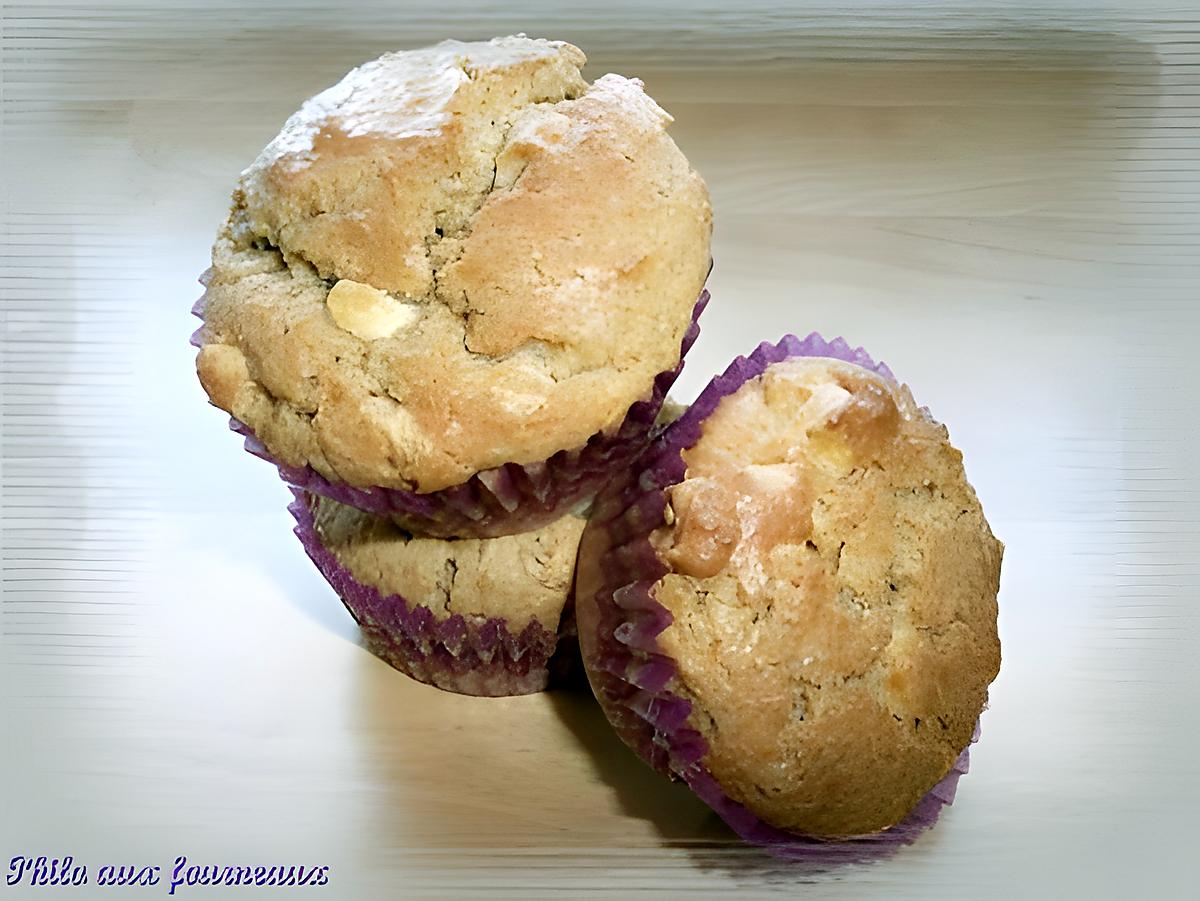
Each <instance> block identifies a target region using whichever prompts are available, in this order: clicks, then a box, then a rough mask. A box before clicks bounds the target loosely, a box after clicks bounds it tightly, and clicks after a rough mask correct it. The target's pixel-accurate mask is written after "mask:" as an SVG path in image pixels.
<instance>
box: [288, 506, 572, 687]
mask: <svg viewBox="0 0 1200 901" xmlns="http://www.w3.org/2000/svg"><path fill="white" fill-rule="evenodd" d="M293 494H294V495H295V498H296V501H295V503H293V504H292V506H291V508H290V510H291V512H292V514H293V515H294V516H295V518H296V522H297V528H296V534H297V536H298V537H299V538H300V540H301V541H302V542H303V543H304V546H305V549H306V550H307V551H308V554H309V556H310V557H311V558H312V559H313V562H314V563H316V564H317V568H318V569H319V570H320V571H321V573H322V574H323V575H324V576H325V577H326V579H328V580H329V582H330V584H331V585H332V586H333V588H334V590H335V591H337V593H338V595H339V596H340V597H341V599H342V601H343V602H344V603H345V605H346V607H347V609H348V610H349V611H350V613H351V614H352V615H353V616H354V618H355V620H356V621H357V622H358V624H359V626H360V627H361V629H362V632H363V635H364V637H365V638H366V640H367V644H368V646H369V647H370V648H371V650H372V651H373V652H374V653H375V654H377V655H378V656H380V657H382V658H383V659H384V660H385V661H387V662H388V663H390V664H391V665H392V666H394V667H396V668H397V669H399V670H401V671H402V672H404V673H406V674H407V675H409V676H411V677H413V678H414V679H417V680H419V681H422V682H427V683H429V684H431V685H436V686H437V687H439V688H443V689H446V690H448V691H457V692H461V693H464V694H474V695H491V696H499V695H514V694H527V693H530V692H536V691H541V690H542V689H544V688H546V687H547V684H548V683H549V681H550V679H551V671H552V670H554V671H556V672H558V675H559V676H562V675H563V672H565V671H566V670H568V669H569V668H570V660H569V659H567V658H569V657H573V656H574V655H573V653H572V652H573V650H574V648H575V644H574V642H575V630H574V618H573V611H572V609H571V601H572V589H573V587H574V572H575V557H576V553H577V551H578V547H579V538H580V535H581V534H582V532H583V527H584V523H585V519H584V517H583V516H582V515H576V514H570V515H567V516H564V517H562V518H560V519H558V520H557V521H555V522H553V523H551V524H550V525H547V526H544V527H543V528H541V529H537V530H536V531H531V532H524V533H521V534H518V535H508V536H504V537H500V538H490V539H472V538H461V539H449V540H444V539H437V538H426V537H420V536H415V535H412V534H410V533H408V532H405V531H404V530H402V529H401V528H400V527H399V526H397V525H395V524H394V523H392V522H391V521H390V520H387V519H382V518H379V517H375V516H371V515H370V514H367V513H363V512H362V511H360V510H356V509H354V508H353V507H347V506H346V505H344V504H339V503H337V502H336V501H332V500H329V499H328V498H322V497H319V496H317V495H312V494H306V493H305V492H303V491H300V490H298V489H293ZM560 639H561V640H562V641H563V642H564V644H563V648H564V650H563V651H562V652H561V653H559V654H558V657H556V656H555V655H556V652H558V651H559V642H560ZM555 660H558V661H559V663H561V664H563V665H559V663H555V662H554V661H555ZM559 671H562V672H559Z"/></svg>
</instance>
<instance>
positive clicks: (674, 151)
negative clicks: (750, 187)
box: [197, 37, 711, 491]
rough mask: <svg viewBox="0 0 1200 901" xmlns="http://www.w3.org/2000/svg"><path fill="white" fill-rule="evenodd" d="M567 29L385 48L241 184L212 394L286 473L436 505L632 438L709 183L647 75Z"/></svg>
mask: <svg viewBox="0 0 1200 901" xmlns="http://www.w3.org/2000/svg"><path fill="white" fill-rule="evenodd" d="M583 63H584V56H583V53H582V52H581V51H580V50H579V49H578V48H576V47H574V46H572V45H570V44H566V43H562V42H557V41H542V40H530V39H527V38H523V37H517V38H501V39H496V40H493V41H489V42H485V43H471V44H464V43H458V42H455V41H447V42H444V43H442V44H438V45H437V46H435V47H431V48H427V49H424V50H418V51H409V52H403V53H389V54H386V55H384V56H383V57H381V58H380V59H378V60H375V61H374V62H370V63H367V64H366V65H364V66H362V67H360V68H358V69H355V70H354V71H353V72H351V73H350V74H349V75H347V76H346V77H345V78H344V79H343V80H342V81H341V82H340V83H339V84H337V85H335V86H334V87H332V88H330V89H329V90H327V91H325V92H323V93H321V94H318V95H317V96H316V97H314V98H312V99H311V100H309V101H308V102H307V103H305V104H304V106H303V107H302V108H301V109H300V111H299V112H297V113H296V114H295V115H294V116H292V118H291V119H289V120H288V122H287V124H286V125H285V126H284V128H283V131H282V132H281V133H280V134H279V136H278V137H277V138H275V140H273V141H272V142H271V143H270V144H269V145H268V146H267V147H266V148H265V149H264V150H263V152H262V153H261V154H260V155H259V158H258V159H257V160H256V161H255V162H254V164H253V165H252V166H250V168H249V169H247V170H246V172H245V173H243V176H242V180H241V184H240V187H239V188H238V190H237V191H236V192H235V196H234V206H233V211H232V213H231V214H230V217H229V220H228V221H227V222H226V224H225V225H224V227H223V228H222V230H221V232H220V234H219V236H218V239H217V242H216V245H215V247H214V248H213V267H212V270H211V272H210V275H209V280H208V292H207V297H206V302H205V312H204V317H205V327H204V329H203V330H202V333H201V340H202V343H203V345H204V346H203V348H202V349H201V351H200V355H199V357H198V359H197V368H198V371H199V375H200V379H201V382H202V383H203V385H204V387H205V389H206V390H207V392H208V394H209V397H210V398H211V399H212V401H213V402H214V403H215V404H216V405H217V406H219V407H222V408H223V409H225V410H227V411H229V412H230V413H232V414H233V415H234V416H236V417H237V418H238V419H241V420H242V421H243V422H245V423H247V424H248V425H249V426H250V427H251V428H252V429H253V430H254V431H255V433H256V434H257V435H258V437H259V438H260V440H262V442H263V443H264V444H265V445H266V447H267V448H268V450H270V451H271V453H272V454H273V455H274V456H276V457H277V458H278V459H280V460H281V461H282V462H284V463H287V464H289V465H303V464H310V465H312V466H313V467H314V468H315V469H316V470H317V471H318V472H320V473H321V474H322V475H324V476H326V477H327V478H330V479H333V480H335V481H344V482H347V483H350V484H352V485H359V486H370V485H383V486H387V487H393V488H415V489H416V490H420V491H432V490H436V489H439V488H444V487H447V486H450V485H455V484H459V483H461V482H463V481H465V480H466V479H468V478H469V477H470V476H471V475H473V474H474V473H476V472H478V471H481V470H484V469H489V468H492V467H495V466H499V465H501V464H503V463H506V462H516V463H520V464H528V463H534V462H538V461H540V460H543V459H546V458H547V457H549V456H551V455H553V454H554V453H555V452H557V451H559V450H563V449H573V448H577V447H581V446H582V445H583V444H584V443H585V442H586V441H587V439H588V438H589V437H590V436H591V435H593V434H595V433H597V432H600V431H608V430H612V429H614V428H615V427H616V426H617V425H618V424H619V423H620V421H621V419H622V418H623V417H624V414H625V412H626V410H627V409H628V407H629V406H630V404H632V403H633V402H635V401H637V400H640V399H642V398H643V397H645V396H647V395H648V394H649V392H650V388H651V383H652V381H653V378H654V376H655V375H656V374H657V373H659V372H661V371H663V370H667V369H671V368H673V367H674V366H675V364H676V363H677V362H678V359H679V345H680V341H681V340H682V337H683V334H684V332H685V331H686V329H687V327H688V325H689V323H690V317H691V310H692V307H693V305H694V304H695V302H696V299H697V296H698V295H699V293H700V290H701V288H702V287H703V283H704V279H705V277H706V275H707V270H708V265H709V238H710V233H711V209H710V207H709V202H708V193H707V189H706V188H705V186H704V182H703V181H702V180H701V179H700V177H699V176H698V175H697V174H696V173H695V172H694V171H693V170H692V169H691V167H690V166H689V165H688V163H687V160H686V159H685V158H684V156H683V154H682V153H680V151H679V149H678V148H677V147H676V146H675V143H674V142H673V141H672V140H671V138H670V137H669V136H668V135H667V132H666V126H667V124H668V123H669V122H670V121H671V119H670V116H668V115H667V114H666V113H665V112H664V111H663V110H662V109H660V108H659V107H658V105H657V104H656V103H655V102H654V101H653V100H651V99H650V98H649V97H647V96H646V94H645V93H644V92H643V90H642V85H641V82H639V81H637V80H631V79H625V78H622V77H620V76H617V75H605V76H604V77H602V78H600V79H598V80H597V81H596V82H595V83H593V84H590V85H589V84H588V83H587V82H586V81H584V79H583V77H582V76H581V75H580V71H579V69H580V67H581V66H582V65H583Z"/></svg>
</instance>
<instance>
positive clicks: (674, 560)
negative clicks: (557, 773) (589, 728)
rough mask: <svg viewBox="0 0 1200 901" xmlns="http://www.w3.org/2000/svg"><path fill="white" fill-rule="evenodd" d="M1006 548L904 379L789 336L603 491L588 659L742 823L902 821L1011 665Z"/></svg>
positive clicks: (960, 754)
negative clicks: (1006, 648) (1004, 663)
mask: <svg viewBox="0 0 1200 901" xmlns="http://www.w3.org/2000/svg"><path fill="white" fill-rule="evenodd" d="M1001 553H1002V546H1001V545H1000V543H999V542H998V541H997V540H996V539H995V538H994V537H993V536H992V533H991V531H990V530H989V528H988V524H987V522H986V520H985V519H984V517H983V512H982V510H981V509H980V506H979V502H978V500H977V499H976V496H975V493H974V491H973V490H972V489H971V486H970V485H969V484H968V483H967V480H966V477H965V474H964V471H963V466H962V457H961V454H960V453H959V452H958V451H957V450H955V449H954V448H953V447H952V446H951V445H950V443H949V439H948V436H947V432H946V429H945V428H944V427H943V426H941V425H939V424H938V423H937V422H935V421H934V420H933V419H932V418H931V417H930V415H929V413H928V411H926V410H924V409H923V408H922V409H919V408H918V407H917V406H916V404H915V403H914V402H913V400H912V396H911V395H910V393H909V391H908V389H907V388H905V387H902V386H900V385H898V384H897V383H896V381H895V380H894V379H893V378H892V376H891V373H890V372H889V371H888V370H887V368H886V367H885V366H882V365H877V364H875V363H874V362H873V361H871V359H870V358H869V357H868V356H867V355H866V354H865V353H863V352H862V351H861V350H859V351H851V350H850V349H849V348H848V347H847V346H846V345H845V343H844V342H841V341H840V340H839V341H838V342H834V343H833V344H827V343H826V342H824V341H823V340H821V339H820V338H819V337H818V336H815V335H814V336H810V337H809V338H808V339H806V340H805V341H803V342H801V341H799V340H798V339H796V338H794V337H791V336H789V337H788V338H786V339H785V340H784V341H783V342H781V343H780V344H779V345H774V346H773V345H769V344H764V345H762V346H761V347H760V348H759V349H758V350H757V351H755V353H754V354H752V355H751V356H750V357H749V358H748V359H747V358H738V360H736V361H735V362H734V363H733V364H732V365H731V366H730V368H729V370H728V371H727V372H726V373H725V374H724V375H723V376H721V377H719V378H717V379H715V380H714V381H713V382H712V384H710V386H709V387H708V389H706V391H705V392H704V393H703V394H702V395H701V396H700V398H699V400H698V401H697V402H696V403H695V404H694V405H693V406H692V408H691V409H690V410H689V411H688V412H687V413H685V414H684V415H683V417H682V418H680V419H679V420H678V421H677V422H675V423H674V424H673V425H672V426H671V427H670V428H669V429H668V430H667V432H666V433H665V434H664V435H663V436H662V437H661V438H660V439H659V440H658V441H657V442H656V443H655V445H654V446H653V447H652V448H651V449H650V450H649V451H648V452H647V454H646V457H645V458H644V459H643V460H641V461H639V463H638V464H637V466H636V467H635V468H634V470H633V471H632V472H631V473H630V474H629V475H628V476H627V477H626V478H625V479H623V480H621V481H620V482H617V483H614V484H613V485H612V486H610V487H609V488H606V489H605V490H604V491H603V492H602V493H601V494H600V496H599V497H598V498H597V501H596V509H595V513H594V518H593V520H592V522H591V523H590V524H589V526H588V528H587V530H586V532H585V535H584V539H583V544H582V546H581V549H580V561H579V569H578V573H577V592H576V615H577V618H578V626H579V641H580V647H581V650H582V652H583V659H584V664H585V667H586V668H587V672H588V677H589V679H590V680H591V682H592V686H593V688H594V689H595V691H596V694H597V697H598V698H599V699H600V701H601V704H602V705H603V706H604V708H605V710H606V711H607V713H608V715H609V717H610V719H612V721H613V722H614V725H615V726H616V727H617V730H618V732H620V733H621V735H622V737H623V739H624V740H625V741H626V742H627V743H628V744H630V746H631V747H633V748H634V750H636V751H637V752H638V753H639V754H640V755H641V756H642V757H643V758H645V759H646V760H648V761H649V762H650V763H651V764H652V765H654V766H656V767H657V768H659V769H661V770H664V771H667V772H669V773H671V774H673V775H675V776H677V777H680V778H682V779H684V780H685V781H686V782H687V783H688V784H689V785H690V786H691V787H692V788H693V789H694V790H695V791H696V792H697V793H698V794H699V795H700V796H701V797H702V798H704V800H705V801H707V802H708V803H709V804H710V805H712V806H713V807H714V808H715V809H716V810H717V812H718V813H720V814H721V815H722V816H723V817H724V818H725V819H726V820H727V821H728V822H729V823H730V825H732V826H733V827H734V828H735V829H736V830H737V831H738V832H739V833H741V834H742V835H743V836H745V837H747V838H750V839H754V840H759V841H789V840H792V837H794V836H797V835H801V836H811V837H822V838H831V837H847V836H858V835H864V834H870V833H877V832H879V831H880V830H885V829H888V828H889V827H896V828H894V829H892V830H891V832H890V833H884V835H883V837H884V838H885V840H886V839H899V840H908V839H910V838H911V837H912V835H914V834H915V832H916V831H917V830H918V829H919V828H920V827H921V826H922V825H925V824H927V823H928V822H930V821H931V819H932V817H933V816H934V815H936V812H937V810H938V809H939V808H940V806H941V804H942V803H944V802H947V801H948V800H949V799H950V798H951V797H952V796H953V786H954V782H955V781H956V780H957V777H958V775H959V773H960V772H962V771H965V754H964V751H965V748H966V747H967V745H968V743H969V742H970V741H971V739H972V733H973V730H974V729H975V727H976V723H977V721H978V718H979V715H980V713H981V711H982V709H983V707H984V705H985V702H986V699H987V687H988V685H989V683H990V682H991V681H992V679H993V678H995V676H996V673H997V671H998V668H999V664H1000V647H999V640H998V638H997V631H996V594H997V589H998V582H999V574H1000V560H1001ZM931 792H932V793H931ZM906 817H907V819H906ZM897 824H900V825H899V826H897Z"/></svg>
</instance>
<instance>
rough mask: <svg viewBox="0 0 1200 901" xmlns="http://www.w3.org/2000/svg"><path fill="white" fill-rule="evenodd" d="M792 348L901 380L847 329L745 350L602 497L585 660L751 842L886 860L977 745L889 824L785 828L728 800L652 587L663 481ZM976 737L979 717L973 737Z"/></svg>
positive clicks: (657, 567)
mask: <svg viewBox="0 0 1200 901" xmlns="http://www.w3.org/2000/svg"><path fill="white" fill-rule="evenodd" d="M790 357H832V358H834V359H838V360H843V361H845V362H849V363H855V364H857V365H859V366H863V367H864V368H867V369H870V370H872V371H874V372H877V373H879V374H880V375H882V376H884V377H885V378H888V379H889V380H892V381H895V377H894V376H893V375H892V372H891V370H890V369H888V368H887V366H885V365H884V364H883V363H876V362H875V361H874V360H872V359H871V357H870V356H869V355H868V354H867V353H866V351H864V350H863V349H862V348H851V347H850V346H849V345H848V344H847V343H846V342H845V341H844V340H843V339H841V338H838V339H836V340H834V341H831V342H827V341H825V340H824V339H823V338H822V337H821V336H820V335H818V334H816V333H815V332H814V333H813V334H811V335H809V336H808V337H807V338H804V339H803V340H801V339H799V338H797V337H796V336H794V335H788V336H786V337H784V338H783V339H782V340H781V341H780V342H779V343H778V344H769V343H766V342H764V343H763V344H760V345H759V346H758V348H757V349H756V350H755V351H754V352H753V353H751V354H750V355H749V356H748V357H738V358H737V359H735V360H734V361H733V362H732V363H731V364H730V365H729V367H728V368H727V369H726V370H725V372H724V373H723V374H722V375H720V376H718V377H717V378H715V379H713V380H712V382H710V383H709V385H708V387H707V388H705V390H704V391H703V392H702V393H701V394H700V396H699V398H697V400H696V402H695V403H694V404H693V405H692V406H691V407H690V408H689V409H688V411H687V412H686V413H684V414H683V416H681V417H680V418H679V419H678V420H677V421H676V422H675V423H674V424H673V425H672V426H671V427H670V428H669V429H668V430H667V431H666V432H665V433H663V434H662V435H661V436H660V437H659V438H658V439H656V441H655V442H654V444H653V445H652V446H651V447H650V448H649V449H648V450H647V451H646V454H645V455H644V456H643V457H642V459H641V460H639V461H638V463H637V464H636V465H635V466H634V467H633V468H631V469H630V470H628V471H626V472H625V473H623V474H622V475H621V476H620V477H618V479H617V480H615V481H614V482H612V483H610V484H609V485H608V486H607V487H606V488H605V489H604V490H603V491H602V492H601V493H600V495H599V496H598V497H597V498H596V501H595V505H594V507H593V512H592V518H591V520H590V522H589V524H588V527H587V529H586V530H585V532H584V537H583V542H582V544H581V547H580V552H579V560H580V563H579V567H578V570H577V572H578V575H577V578H578V579H580V582H579V584H578V587H577V593H576V609H577V611H578V610H579V608H580V607H582V606H583V605H584V604H587V605H594V607H593V610H594V613H595V616H596V622H595V626H594V631H593V633H592V634H591V635H583V634H581V636H580V643H581V648H582V650H583V659H584V664H585V666H586V668H587V674H588V679H589V680H590V681H591V684H592V688H593V690H594V691H595V694H596V697H597V699H598V700H599V701H600V704H601V706H602V707H603V708H604V710H605V713H606V714H607V715H608V718H609V720H610V721H611V722H612V724H613V726H614V728H615V729H616V730H617V732H618V734H619V735H620V736H621V738H622V740H623V741H624V742H625V743H626V744H627V745H629V746H630V748H632V749H633V750H634V752H636V753H637V754H638V756H640V757H641V758H642V759H643V760H645V761H646V762H647V763H649V764H650V765H651V766H652V767H654V768H655V769H656V770H658V771H660V772H662V773H665V774H667V775H669V776H671V777H673V778H678V779H682V780H683V781H684V782H686V783H687V785H688V786H689V787H690V788H691V789H692V791H694V792H695V793H696V794H697V795H698V796H699V797H700V798H701V799H702V800H703V801H704V802H705V803H706V804H708V805H709V806H710V807H711V808H712V809H713V810H714V811H716V813H717V814H718V815H719V816H720V817H721V818H722V819H723V820H724V821H725V822H726V823H727V824H728V825H729V826H730V827H731V828H732V829H733V831H734V832H736V833H737V834H738V835H739V836H741V837H742V838H743V839H745V840H747V841H749V842H752V843H755V844H760V845H764V846H767V847H768V848H769V849H770V850H771V851H772V853H775V854H781V855H783V856H787V857H794V858H799V859H802V860H803V861H805V862H806V863H809V864H812V865H816V866H823V865H826V864H838V863H846V862H853V861H856V860H864V859H871V858H875V857H879V856H881V855H885V854H887V853H890V852H891V851H894V850H895V849H897V848H899V847H900V846H902V845H904V844H908V843H910V842H912V841H913V840H914V839H915V838H916V837H917V836H918V835H919V834H920V833H921V832H922V831H923V830H925V829H926V828H928V827H929V826H931V825H932V824H933V823H934V821H936V819H937V817H938V815H939V813H940V811H941V809H942V808H943V807H944V806H945V805H947V804H950V803H951V802H952V801H953V800H954V792H955V788H956V786H957V784H958V780H959V778H960V777H961V776H962V775H963V774H964V773H966V772H967V768H968V752H967V749H966V748H964V749H963V750H962V752H961V753H960V754H959V756H958V759H957V760H956V761H955V762H954V764H953V766H952V767H951V769H950V771H949V772H948V773H947V774H946V776H945V777H943V778H942V780H941V781H940V782H939V783H938V784H937V785H936V786H934V787H933V788H932V789H931V790H930V791H929V792H928V793H927V794H926V795H925V797H924V798H922V799H921V801H920V802H919V803H918V804H917V805H916V807H915V808H914V809H913V810H912V811H911V812H910V813H909V814H908V816H907V817H906V818H905V819H904V820H903V821H901V822H900V823H898V824H897V825H895V826H892V827H891V828H889V829H886V830H883V831H882V832H878V833H873V834H870V835H863V836H855V837H850V838H845V839H827V838H818V837H809V836H803V835H796V834H792V833H788V832H784V831H782V830H780V829H777V828H776V827H774V826H771V825H769V824H767V823H765V822H763V821H762V820H761V819H759V818H758V817H757V816H756V815H755V814H754V813H752V812H751V811H750V810H749V809H747V808H746V807H744V806H743V805H741V804H739V803H738V802H737V801H734V800H733V799H732V798H730V797H729V796H728V795H727V794H726V793H725V792H724V790H723V789H722V788H721V786H720V784H719V783H718V782H717V780H716V779H715V778H714V777H713V775H712V774H711V773H710V772H709V771H708V770H707V769H706V768H705V766H704V763H703V758H704V756H705V755H706V754H707V753H708V744H707V742H706V741H705V739H704V737H703V736H702V735H701V734H700V733H699V732H698V731H696V730H695V729H693V728H691V726H690V725H689V723H688V718H689V716H690V714H691V709H692V705H691V702H690V701H688V700H687V699H685V698H683V697H681V696H680V695H678V694H676V693H675V692H674V691H673V690H672V679H673V678H674V676H675V675H676V672H677V669H676V666H675V662H674V660H673V659H672V658H671V657H669V656H668V655H667V654H666V653H665V652H663V650H662V648H661V647H660V646H659V644H658V641H657V636H658V635H659V634H660V633H661V632H662V631H663V630H664V629H666V628H667V627H668V626H669V625H670V624H671V623H672V621H673V617H672V616H671V614H670V612H669V611H668V610H667V609H666V608H665V607H663V606H662V605H661V604H659V603H658V601H656V600H655V598H654V595H653V589H654V586H655V584H656V583H657V582H658V581H659V580H660V579H662V578H663V576H665V575H667V574H668V572H669V571H670V570H669V567H668V566H667V564H666V563H664V562H663V560H662V559H661V558H660V557H659V555H658V554H657V552H656V551H655V549H654V547H653V546H652V545H651V542H650V535H651V533H652V532H653V531H654V530H655V529H657V528H659V527H660V526H662V525H664V524H665V517H664V512H665V510H666V505H667V500H666V493H665V490H666V489H667V488H668V487H670V486H671V485H674V484H676V483H678V482H680V481H682V479H683V477H684V474H685V472H686V468H687V467H686V464H685V463H684V461H683V457H682V452H683V451H684V450H686V449H688V448H690V447H691V446H692V445H694V444H695V443H696V441H697V440H699V438H700V432H701V427H702V424H703V422H704V420H705V419H707V418H708V417H709V416H710V415H711V414H712V413H713V411H714V410H716V408H717V405H718V404H719V403H720V401H721V399H722V398H724V397H726V396H727V395H730V394H732V393H733V392H734V391H736V390H737V389H738V388H739V387H741V386H742V385H743V384H744V383H745V382H747V381H749V380H751V379H754V378H756V377H758V376H760V375H762V374H763V373H764V372H765V371H766V370H767V368H768V367H769V366H771V365H772V364H774V363H778V362H781V361H782V360H785V359H788V358H790ZM585 570H587V572H586V575H585ZM585 583H586V584H585ZM581 602H582V603H581ZM581 626H582V618H581ZM977 737H978V726H976V734H975V736H973V737H972V739H971V741H972V742H974V741H975V740H976V738H977Z"/></svg>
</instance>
